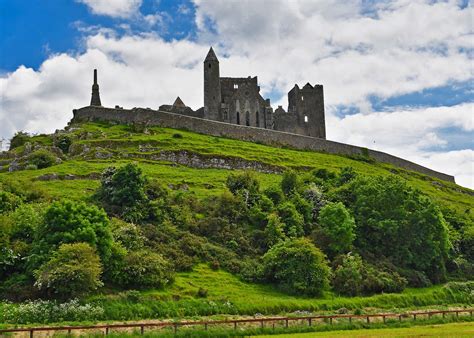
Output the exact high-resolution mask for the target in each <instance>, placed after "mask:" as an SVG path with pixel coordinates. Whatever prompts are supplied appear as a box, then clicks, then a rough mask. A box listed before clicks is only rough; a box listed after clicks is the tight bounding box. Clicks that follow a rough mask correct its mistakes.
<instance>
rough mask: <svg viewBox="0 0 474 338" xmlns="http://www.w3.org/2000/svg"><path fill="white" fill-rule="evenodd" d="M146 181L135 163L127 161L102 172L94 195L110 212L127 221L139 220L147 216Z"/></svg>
mask: <svg viewBox="0 0 474 338" xmlns="http://www.w3.org/2000/svg"><path fill="white" fill-rule="evenodd" d="M146 183H147V179H146V177H145V176H144V175H143V173H142V171H141V169H140V168H139V167H138V165H136V164H132V163H129V164H127V165H125V166H123V167H121V168H119V169H115V168H114V167H110V168H107V169H106V170H105V171H104V172H103V173H102V180H101V186H100V187H99V189H98V190H97V193H96V196H97V197H98V199H99V200H100V201H101V202H102V204H103V206H104V208H105V209H106V210H108V211H109V212H111V213H112V214H117V215H119V216H121V217H122V218H123V219H124V220H126V221H129V222H140V221H143V220H144V219H146V218H148V217H149V209H148V204H149V200H148V197H147V195H146V194H145V185H146Z"/></svg>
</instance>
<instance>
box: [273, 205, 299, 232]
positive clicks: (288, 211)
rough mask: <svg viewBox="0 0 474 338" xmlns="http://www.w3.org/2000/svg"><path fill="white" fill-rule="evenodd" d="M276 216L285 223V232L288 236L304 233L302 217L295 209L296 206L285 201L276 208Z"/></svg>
mask: <svg viewBox="0 0 474 338" xmlns="http://www.w3.org/2000/svg"><path fill="white" fill-rule="evenodd" d="M277 212H278V216H280V219H281V220H282V222H283V223H284V224H285V233H286V235H287V236H288V237H300V236H303V235H304V228H303V225H304V218H303V216H302V215H301V214H300V213H299V212H298V210H296V207H295V205H294V204H293V203H291V202H289V201H288V202H285V203H282V204H280V205H279V206H278V208H277Z"/></svg>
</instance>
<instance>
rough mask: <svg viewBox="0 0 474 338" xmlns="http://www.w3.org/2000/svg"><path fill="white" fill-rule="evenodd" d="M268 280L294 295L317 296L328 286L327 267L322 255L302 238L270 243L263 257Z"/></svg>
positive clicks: (328, 270)
mask: <svg viewBox="0 0 474 338" xmlns="http://www.w3.org/2000/svg"><path fill="white" fill-rule="evenodd" d="M263 266H264V275H265V277H266V279H267V281H268V282H272V283H276V284H278V285H279V287H281V288H282V289H283V290H286V291H288V292H291V293H296V294H306V295H311V296H315V295H320V294H321V292H322V291H323V290H325V289H326V288H327V287H328V284H329V275H330V269H329V266H328V265H327V262H326V258H325V256H324V254H323V253H322V252H321V251H320V250H319V249H318V248H317V247H315V246H314V245H313V244H312V243H311V242H310V241H308V240H307V239H304V238H298V239H291V240H286V241H284V242H281V243H279V244H276V245H275V246H273V247H272V248H271V249H270V250H268V252H267V253H266V254H265V255H264V256H263Z"/></svg>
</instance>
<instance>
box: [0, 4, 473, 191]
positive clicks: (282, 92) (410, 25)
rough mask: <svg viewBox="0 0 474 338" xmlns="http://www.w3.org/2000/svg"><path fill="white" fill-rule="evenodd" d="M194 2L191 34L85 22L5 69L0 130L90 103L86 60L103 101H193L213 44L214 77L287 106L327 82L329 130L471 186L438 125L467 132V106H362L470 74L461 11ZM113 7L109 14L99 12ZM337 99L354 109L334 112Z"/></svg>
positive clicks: (45, 124) (49, 125)
mask: <svg viewBox="0 0 474 338" xmlns="http://www.w3.org/2000/svg"><path fill="white" fill-rule="evenodd" d="M81 1H82V2H84V3H87V4H88V5H89V6H91V10H92V11H93V12H94V13H97V14H103V15H111V16H116V17H121V18H125V17H129V18H130V20H136V18H137V17H141V18H144V20H143V21H144V22H145V23H146V24H147V25H146V26H148V27H152V26H155V25H156V26H158V25H160V23H161V22H163V19H162V16H160V15H161V14H163V13H157V14H156V15H149V16H144V15H143V14H141V13H140V12H139V7H140V4H141V1H131V2H127V4H128V5H124V4H125V1H123V2H122V1H113V2H107V4H109V5H108V6H106V7H107V9H104V8H105V7H100V5H103V6H105V5H104V3H105V1H102V2H101V1H99V0H96V1H92V0H81ZM195 3H196V26H197V29H198V33H197V38H196V39H194V40H188V39H182V40H171V41H165V40H163V39H162V38H161V37H160V35H159V33H157V32H156V31H155V32H153V31H145V32H142V33H133V32H132V31H130V32H128V33H127V32H126V33H125V34H122V35H121V36H118V35H116V34H115V33H114V30H113V29H110V28H107V27H93V28H90V29H88V27H84V26H81V32H82V33H83V34H84V40H83V46H85V49H84V50H85V51H84V52H83V53H79V54H57V55H51V56H50V57H49V59H48V60H46V61H45V62H44V63H43V64H42V65H41V67H40V68H39V69H38V70H36V71H35V70H33V69H31V68H27V67H24V66H21V67H19V68H18V69H17V70H16V71H14V72H12V73H9V74H6V75H3V76H2V77H1V78H0V90H1V92H2V97H1V100H2V102H1V108H2V109H0V135H2V136H4V137H11V135H12V134H13V132H14V131H17V130H28V131H31V132H50V131H53V130H54V129H55V128H61V127H63V126H64V125H65V124H66V123H67V121H69V119H70V118H71V116H72V112H71V111H72V109H73V108H77V107H81V106H84V105H87V104H88V102H89V100H90V90H91V88H90V86H91V83H92V69H93V68H98V69H99V84H100V90H101V98H102V102H103V104H104V105H107V106H114V105H116V104H118V105H120V106H124V107H135V106H137V107H138V106H141V107H151V108H157V107H158V106H159V105H161V104H164V103H172V102H173V101H174V99H175V98H176V96H178V95H179V96H180V97H181V98H182V99H183V101H184V102H185V103H186V104H187V105H190V106H191V107H193V108H195V109H196V108H199V107H201V106H202V104H203V98H202V95H203V90H202V82H203V79H202V60H203V58H204V56H205V55H206V53H207V49H208V48H209V45H210V44H212V45H214V46H215V49H216V51H217V53H218V56H219V58H220V65H221V76H247V75H258V76H259V82H260V84H261V87H262V94H263V95H264V96H265V95H272V97H277V100H276V101H277V102H274V106H276V105H277V104H282V105H286V104H287V101H286V92H287V91H288V90H289V89H290V88H291V87H292V86H293V85H294V83H299V84H300V85H302V84H305V83H306V82H311V83H313V84H314V83H315V82H317V83H322V84H324V88H325V103H326V109H327V129H328V138H329V139H333V140H337V141H341V142H347V143H353V144H357V145H361V146H366V147H370V148H375V149H379V150H382V151H386V152H389V153H393V154H394V155H398V156H403V157H406V158H408V159H410V160H413V161H415V162H417V163H420V164H424V165H427V166H428V167H430V168H433V169H436V170H440V171H443V172H446V173H449V174H454V175H456V178H457V180H458V182H459V183H460V184H463V185H466V186H470V187H474V183H473V182H472V179H473V177H474V173H473V170H472V163H473V156H474V155H473V150H472V149H468V150H451V149H453V147H452V145H451V144H449V141H448V140H447V139H445V138H444V136H443V135H442V134H441V133H440V132H439V131H440V129H442V128H447V127H451V128H454V130H462V131H464V132H468V133H472V132H473V124H474V122H473V118H472V111H473V108H474V107H473V104H472V103H464V104H459V105H457V106H454V107H425V108H417V109H414V108H409V107H408V108H399V109H392V111H390V112H387V111H373V110H374V109H373V108H372V105H371V103H370V97H372V96H377V97H380V98H382V99H383V98H390V97H394V96H397V95H401V94H405V93H416V92H418V91H421V90H424V89H427V88H433V87H437V86H447V85H450V84H451V83H453V82H463V81H469V80H471V79H472V78H473V68H472V55H471V54H470V53H471V52H472V46H471V41H472V27H471V24H470V11H469V10H470V9H469V8H467V9H463V8H461V7H459V6H458V5H457V3H456V2H454V1H448V2H426V1H407V0H399V1H398V0H397V1H383V2H374V3H371V2H365V1H355V0H354V1H346V2H341V1H336V0H327V1H321V0H317V1H314V0H312V1H296V0H295V1H290V2H288V1H283V0H281V1H280V0H274V1H271V2H266V1H240V2H236V1H219V2H216V1H207V0H196V1H195ZM97 4H99V5H97ZM110 4H112V5H110ZM93 6H95V7H94V8H93ZM98 6H99V7H98ZM114 6H116V7H114ZM112 7H113V8H115V9H114V10H113V11H115V12H113V13H116V14H110V13H109V14H107V13H104V11H105V10H107V11H112V9H111V8H112ZM100 8H102V9H100ZM117 8H121V9H117ZM100 11H102V12H100ZM126 13H128V14H126ZM133 13H135V14H133ZM158 14H159V15H158ZM453 22H455V23H456V24H455V25H454V24H452V23H453ZM124 24H126V22H125V23H124ZM125 31H126V30H125ZM341 106H343V107H353V106H356V107H358V108H359V110H358V113H357V114H353V115H346V116H341V110H340V109H339V108H340V107H341Z"/></svg>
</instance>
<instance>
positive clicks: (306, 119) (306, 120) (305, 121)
mask: <svg viewBox="0 0 474 338" xmlns="http://www.w3.org/2000/svg"><path fill="white" fill-rule="evenodd" d="M304 123H308V116H306V115H305V116H304Z"/></svg>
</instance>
